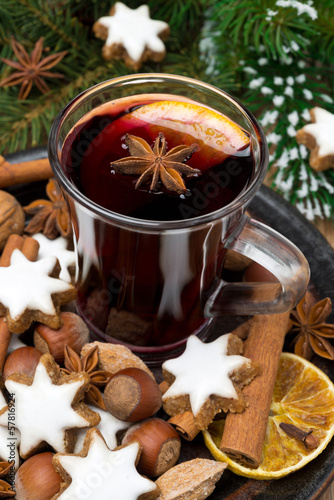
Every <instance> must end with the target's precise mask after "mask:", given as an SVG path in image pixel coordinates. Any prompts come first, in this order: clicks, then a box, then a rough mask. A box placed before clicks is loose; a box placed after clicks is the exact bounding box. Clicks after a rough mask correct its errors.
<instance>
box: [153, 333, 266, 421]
mask: <svg viewBox="0 0 334 500" xmlns="http://www.w3.org/2000/svg"><path fill="white" fill-rule="evenodd" d="M241 352H242V341H241V340H240V339H239V338H237V337H236V336H235V335H232V334H227V335H222V336H221V337H219V338H218V339H216V340H215V341H214V342H210V343H204V342H202V341H201V340H199V338H198V337H196V336H195V335H192V336H191V337H189V339H188V341H187V346H186V349H185V351H184V353H183V354H181V356H179V357H178V358H175V359H169V360H168V361H165V362H164V363H163V365H162V369H163V375H164V378H165V380H166V381H167V383H168V384H169V386H170V387H169V388H168V390H167V391H166V392H165V393H164V395H163V398H162V400H163V407H164V409H165V411H166V413H167V414H168V415H172V416H174V415H177V414H180V413H184V412H185V411H188V410H191V411H192V413H193V414H194V418H195V423H196V425H198V427H199V428H205V427H206V426H207V425H208V424H209V423H210V422H211V421H212V419H213V417H214V416H215V414H216V413H218V412H219V411H222V410H224V411H228V410H231V411H242V410H243V409H244V408H245V406H246V401H245V400H244V398H243V395H242V392H241V387H242V386H243V385H246V384H248V383H249V382H250V381H251V380H252V379H253V378H254V376H256V374H257V373H258V367H256V366H254V365H253V363H252V362H251V360H250V359H248V358H245V357H243V356H240V353H241Z"/></svg>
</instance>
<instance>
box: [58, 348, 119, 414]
mask: <svg viewBox="0 0 334 500" xmlns="http://www.w3.org/2000/svg"><path fill="white" fill-rule="evenodd" d="M97 349H98V346H95V347H93V348H92V349H91V350H90V351H88V352H87V354H86V355H85V356H84V357H83V358H80V356H79V355H78V354H77V353H76V352H75V351H73V349H71V347H69V346H65V361H64V364H65V368H61V371H62V372H63V373H66V374H67V375H69V374H71V373H78V372H85V373H88V375H89V377H90V383H89V386H88V390H87V392H86V397H85V399H86V402H87V403H90V404H92V405H94V406H97V407H98V408H101V409H102V410H106V406H105V404H104V399H103V396H102V393H101V391H100V390H99V389H98V387H103V386H105V385H106V383H107V382H108V381H109V379H110V377H111V376H112V373H110V372H107V371H105V370H96V367H97V364H98V362H99V356H98V351H97Z"/></svg>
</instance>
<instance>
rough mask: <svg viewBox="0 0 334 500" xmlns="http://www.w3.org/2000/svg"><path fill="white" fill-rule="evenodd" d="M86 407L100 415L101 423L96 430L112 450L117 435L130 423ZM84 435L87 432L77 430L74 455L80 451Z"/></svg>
mask: <svg viewBox="0 0 334 500" xmlns="http://www.w3.org/2000/svg"><path fill="white" fill-rule="evenodd" d="M88 407H89V408H90V409H91V410H93V411H96V412H97V413H98V414H99V415H100V417H101V421H100V423H99V424H98V425H97V426H96V428H97V429H98V430H99V431H100V432H101V434H102V436H103V438H104V440H105V442H106V444H107V446H108V448H109V449H110V450H113V449H114V448H116V446H117V433H118V432H119V431H123V430H125V429H127V428H128V427H129V426H130V425H131V424H130V422H123V421H122V420H118V418H116V417H114V416H113V415H112V414H111V413H109V412H108V411H105V410H101V408H98V409H97V408H96V407H95V406H90V405H88ZM86 433H87V431H86V430H85V429H79V430H78V431H77V439H76V443H75V449H74V453H79V452H80V451H81V450H82V447H83V443H84V440H85V437H86Z"/></svg>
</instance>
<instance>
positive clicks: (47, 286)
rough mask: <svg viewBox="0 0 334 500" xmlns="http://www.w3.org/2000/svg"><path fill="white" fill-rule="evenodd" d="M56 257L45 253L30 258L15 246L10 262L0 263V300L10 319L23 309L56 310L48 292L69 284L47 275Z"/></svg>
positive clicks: (52, 292) (44, 311)
mask: <svg viewBox="0 0 334 500" xmlns="http://www.w3.org/2000/svg"><path fill="white" fill-rule="evenodd" d="M56 261H57V259H56V257H48V258H46V259H42V260H39V261H37V262H31V261H30V260H28V259H27V258H26V257H25V256H24V255H23V253H22V252H21V251H20V250H18V249H15V250H14V252H13V253H12V256H11V260H10V266H8V267H0V302H1V303H2V304H3V305H4V306H5V307H7V308H8V310H9V313H10V315H11V317H12V318H13V319H14V320H16V319H18V318H19V317H20V316H21V315H22V314H23V313H24V311H25V310H26V309H30V310H39V311H41V312H43V313H45V314H50V315H52V314H55V313H56V310H55V308H54V305H53V301H52V298H51V295H52V294H54V293H60V292H66V291H68V290H70V289H71V288H72V287H71V285H70V284H68V283H66V282H65V281H62V280H60V279H56V278H51V277H50V276H49V274H50V273H51V272H52V270H53V269H54V267H55V265H56Z"/></svg>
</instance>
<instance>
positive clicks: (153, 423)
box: [122, 418, 181, 477]
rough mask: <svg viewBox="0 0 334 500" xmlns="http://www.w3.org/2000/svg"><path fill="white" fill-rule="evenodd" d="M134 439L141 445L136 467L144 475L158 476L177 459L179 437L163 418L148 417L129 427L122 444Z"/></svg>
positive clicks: (179, 444) (131, 441)
mask: <svg viewBox="0 0 334 500" xmlns="http://www.w3.org/2000/svg"><path fill="white" fill-rule="evenodd" d="M135 441H137V442H138V443H139V444H140V445H141V447H142V453H141V456H140V459H139V462H138V465H137V469H138V472H139V473H140V474H143V475H144V476H148V477H157V476H160V475H161V474H163V473H164V472H166V471H167V470H169V469H170V468H171V467H173V466H174V465H175V464H176V462H177V461H178V459H179V456H180V450H181V440H180V437H179V435H178V433H177V432H176V430H175V429H174V427H172V426H171V425H170V424H168V423H167V422H165V420H162V419H160V418H150V419H147V420H144V421H143V422H140V423H138V424H136V425H133V426H132V427H130V429H128V430H127V432H126V433H125V435H124V438H123V440H122V445H126V444H129V443H133V442H135Z"/></svg>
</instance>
